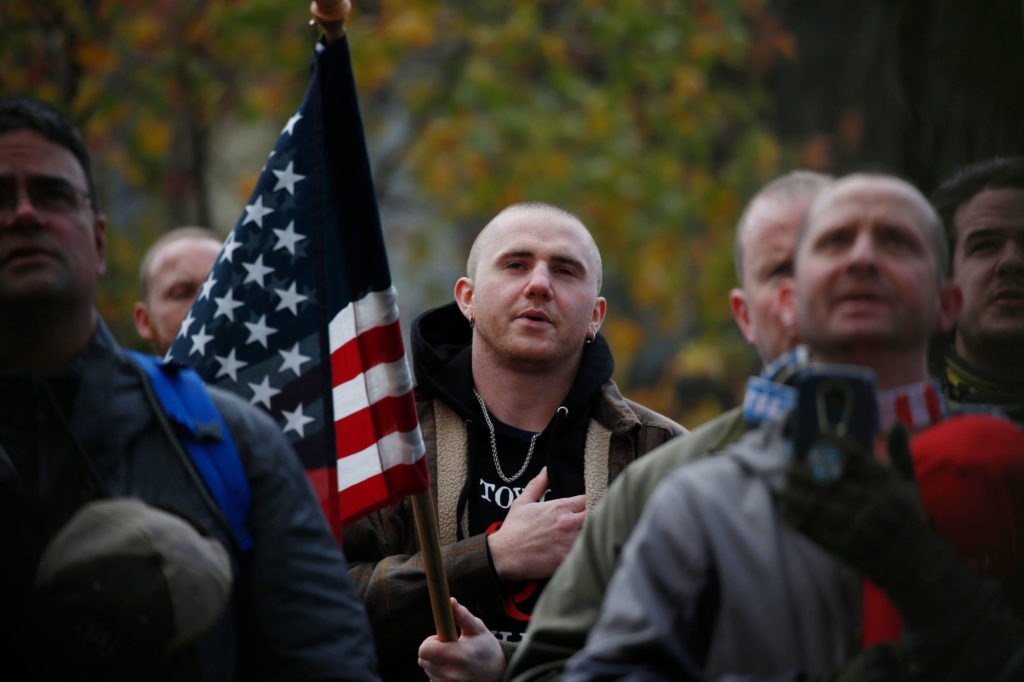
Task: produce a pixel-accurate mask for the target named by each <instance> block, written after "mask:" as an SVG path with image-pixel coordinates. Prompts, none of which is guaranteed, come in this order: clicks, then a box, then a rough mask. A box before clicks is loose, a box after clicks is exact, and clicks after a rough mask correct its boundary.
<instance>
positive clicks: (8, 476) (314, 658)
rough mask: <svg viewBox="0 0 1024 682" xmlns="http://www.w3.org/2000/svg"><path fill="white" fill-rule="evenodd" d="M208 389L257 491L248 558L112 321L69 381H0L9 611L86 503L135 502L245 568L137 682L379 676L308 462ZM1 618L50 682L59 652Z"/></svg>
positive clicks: (9, 644) (245, 408) (8, 653)
mask: <svg viewBox="0 0 1024 682" xmlns="http://www.w3.org/2000/svg"><path fill="white" fill-rule="evenodd" d="M210 393H211V395H212V397H213V400H214V403H215V404H216V406H217V409H218V410H219V411H220V413H221V415H222V416H223V418H224V421H225V423H226V424H227V426H228V430H229V431H230V432H231V435H232V437H233V440H234V443H235V446H236V447H237V449H238V452H239V455H240V457H241V459H242V463H243V467H244V469H245V472H246V475H247V478H248V481H249V487H250V493H251V506H250V510H249V518H248V529H249V532H250V534H251V535H252V537H253V540H254V541H255V547H254V548H253V549H252V550H251V551H250V552H248V553H246V554H245V555H242V554H240V553H238V551H237V550H236V549H235V547H234V544H233V540H232V536H231V535H230V533H229V532H228V531H227V530H226V529H225V528H224V525H223V523H222V520H221V519H219V518H218V517H219V516H220V512H219V509H218V508H217V507H216V506H215V505H214V504H212V503H211V502H210V501H209V499H208V497H207V496H206V494H205V491H204V489H203V488H202V484H201V483H200V481H199V479H198V478H196V476H195V475H194V474H193V473H192V471H191V470H190V466H189V464H188V463H187V456H186V455H184V452H183V451H181V450H179V449H177V448H176V447H175V446H174V444H173V442H171V441H170V439H169V438H168V435H167V432H166V431H165V430H164V429H163V428H162V427H161V426H160V423H159V421H158V415H157V413H156V412H155V409H154V402H153V401H152V400H151V399H150V398H149V397H148V396H147V392H146V389H145V385H144V384H143V382H142V380H141V377H140V375H139V373H138V371H137V368H136V367H135V366H134V364H133V363H131V362H130V361H129V360H128V359H127V358H126V357H125V356H124V355H123V354H122V353H121V352H120V351H119V350H118V349H117V346H116V344H115V342H114V340H113V337H112V336H111V335H110V332H109V331H108V330H107V329H106V327H105V326H103V325H102V323H101V324H100V328H99V329H98V331H97V333H96V334H95V335H94V337H93V340H92V342H91V344H90V345H89V347H88V348H87V349H86V350H85V351H84V352H83V353H82V354H81V355H80V356H79V357H78V358H77V359H76V361H75V363H74V366H73V368H72V371H71V372H70V373H69V375H68V376H67V377H65V378H44V377H40V376H38V375H32V374H26V373H20V372H4V371H0V412H2V415H0V446H2V448H0V451H6V456H5V457H0V509H2V511H3V512H4V513H5V514H6V515H7V516H5V518H7V519H11V515H14V516H15V518H17V519H18V521H9V522H8V523H6V524H3V525H2V526H0V542H2V543H3V546H4V547H5V561H4V566H3V567H2V568H0V577H2V578H4V580H3V584H2V590H3V592H2V594H0V598H2V600H3V603H4V606H11V607H12V608H13V609H15V613H16V612H18V611H19V610H26V611H27V612H28V613H31V611H32V604H31V601H30V600H28V598H27V597H26V595H27V594H28V593H29V590H28V588H27V587H25V583H26V581H30V580H31V575H32V573H33V571H34V567H35V560H36V559H37V558H38V552H39V551H40V549H41V544H42V543H45V542H46V540H47V539H48V538H49V536H50V535H52V533H53V532H54V531H55V530H56V529H57V528H59V527H60V525H62V524H63V523H64V522H65V521H66V520H67V519H68V518H69V517H70V516H71V514H73V513H74V511H75V510H76V509H77V508H78V507H79V506H80V505H81V504H82V503H84V502H85V501H87V500H89V499H92V498H95V497H100V496H132V497H137V498H141V499H142V500H143V501H145V502H147V503H149V504H152V505H157V506H161V507H165V508H169V509H171V510H173V511H175V512H177V513H178V514H180V515H182V516H185V517H187V518H189V519H190V520H191V521H192V522H193V523H195V524H196V525H197V526H198V527H199V528H200V529H202V530H203V531H204V532H206V533H208V534H210V535H212V536H213V537H216V538H217V539H219V540H220V541H221V543H222V544H223V545H224V546H225V547H227V548H229V551H230V552H231V554H232V558H233V560H234V561H235V562H237V565H238V566H239V571H238V575H237V577H236V581H235V587H234V590H233V594H232V597H231V602H230V603H229V604H228V607H227V609H226V612H225V615H224V616H223V617H222V618H221V620H220V622H219V623H218V624H217V625H216V626H214V628H213V630H212V631H211V632H210V633H209V634H207V635H206V636H204V637H203V638H202V639H201V640H200V641H199V642H198V643H197V644H196V645H194V646H193V647H189V648H188V649H187V650H186V651H184V652H183V653H181V654H179V655H177V656H175V657H174V658H173V659H171V660H167V661H153V662H152V665H151V668H150V669H149V670H147V671H146V672H145V673H144V674H143V675H141V676H140V677H139V679H143V678H144V679H149V680H218V681H221V680H232V679H268V680H269V679H274V680H281V679H288V680H312V679H316V680H375V679H377V675H376V661H375V654H374V651H373V643H372V639H371V636H370V632H369V626H368V623H367V620H366V615H365V612H364V610H363V606H362V604H361V602H360V601H359V599H358V598H357V597H356V595H355V592H354V590H353V588H352V585H351V582H350V581H349V579H348V577H347V570H346V564H345V560H344V557H343V556H342V554H341V552H340V550H339V548H338V546H337V543H336V542H335V541H334V539H333V537H332V536H331V534H330V531H329V529H328V527H327V524H326V521H325V519H324V517H323V513H322V512H321V511H320V507H319V505H318V503H317V501H316V499H315V496H314V495H313V492H312V490H311V488H310V486H309V483H308V481H307V479H306V477H305V474H304V471H303V469H302V466H301V463H300V462H299V461H298V459H297V457H296V456H295V454H294V452H293V451H292V449H291V447H290V446H289V445H288V443H287V441H286V440H285V438H284V436H283V435H282V433H281V431H280V429H279V428H278V427H277V426H276V425H275V424H274V423H273V422H272V421H271V420H270V418H269V417H267V416H266V415H265V414H263V413H262V412H260V411H258V410H257V409H255V408H253V407H252V406H250V405H248V404H247V403H246V402H245V401H243V400H241V399H239V398H238V397H236V396H234V395H232V394H229V393H226V392H224V391H220V390H217V389H210ZM26 463H28V464H26ZM19 464H20V465H21V470H20V471H19V470H18V465H19ZM30 470H31V471H30ZM18 587H23V588H24V590H23V593H22V594H18V593H17V589H18ZM4 620H5V623H4V628H5V631H4V633H3V634H4V635H10V636H11V638H7V637H4V638H0V653H2V654H3V656H4V660H5V666H6V665H7V663H8V662H9V661H12V660H13V661H15V663H14V666H15V669H17V666H18V663H17V661H19V660H21V661H22V664H23V665H24V666H25V667H26V668H28V670H30V671H31V674H34V675H42V676H43V677H45V675H46V673H44V672H42V671H41V669H39V668H38V667H37V666H39V665H42V664H43V663H45V662H46V661H47V660H48V659H53V658H54V657H55V656H54V653H53V650H52V646H53V644H54V643H53V642H52V641H50V642H39V641H37V639H36V638H34V637H33V634H32V632H31V629H28V628H21V625H22V624H19V623H15V622H14V621H16V618H15V617H12V615H11V611H8V610H6V609H5V619H4ZM19 628H21V631H17V630H18V629H19ZM7 630H12V631H11V632H8V631H7ZM5 670H7V671H8V672H10V670H11V669H10V668H6V667H5ZM14 677H16V678H17V675H15V676H14ZM18 679H33V677H31V676H28V677H24V678H18Z"/></svg>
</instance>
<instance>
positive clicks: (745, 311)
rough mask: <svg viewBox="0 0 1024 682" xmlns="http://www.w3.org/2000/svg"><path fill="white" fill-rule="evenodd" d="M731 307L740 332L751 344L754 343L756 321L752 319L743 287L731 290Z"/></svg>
mask: <svg viewBox="0 0 1024 682" xmlns="http://www.w3.org/2000/svg"><path fill="white" fill-rule="evenodd" d="M729 308H731V309H732V317H733V319H734V320H736V325H737V326H738V327H739V328H740V333H741V334H743V338H744V339H746V340H747V343H749V344H750V345H751V346H753V345H754V323H753V322H751V320H750V309H749V308H748V307H747V295H746V293H744V291H743V289H739V288H737V289H733V290H732V291H730V292H729Z"/></svg>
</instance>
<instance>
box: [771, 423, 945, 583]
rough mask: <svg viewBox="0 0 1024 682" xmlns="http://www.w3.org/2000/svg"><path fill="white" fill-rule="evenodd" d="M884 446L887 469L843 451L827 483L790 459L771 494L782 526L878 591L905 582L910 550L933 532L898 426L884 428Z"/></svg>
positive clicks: (904, 436)
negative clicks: (839, 469) (840, 465)
mask: <svg viewBox="0 0 1024 682" xmlns="http://www.w3.org/2000/svg"><path fill="white" fill-rule="evenodd" d="M888 451H889V462H890V465H889V466H887V465H886V464H884V463H882V462H880V461H878V460H877V459H875V458H874V457H873V456H872V454H871V453H870V452H867V451H864V452H851V453H847V457H846V459H845V461H844V471H843V475H842V476H841V477H840V478H839V479H838V480H836V481H832V482H829V483H822V482H819V481H816V480H815V479H814V478H813V476H812V474H811V471H810V469H809V468H808V466H807V465H805V464H803V463H794V464H792V465H790V467H789V469H788V470H787V471H786V483H785V486H784V487H783V489H782V491H781V492H780V493H779V495H778V504H779V513H780V515H781V516H782V518H783V519H784V520H785V521H786V522H787V523H789V524H790V525H791V526H793V527H794V528H796V529H797V530H799V531H800V532H801V533H803V534H804V535H806V536H807V537H808V538H810V539H811V540H813V541H814V542H816V543H817V544H819V545H821V546H822V547H823V548H824V549H826V550H828V551H829V552H830V553H832V554H835V555H836V556H838V557H839V558H840V559H842V560H843V561H845V562H846V563H847V564H849V565H851V566H852V567H854V568H855V569H857V570H858V571H860V572H861V573H864V574H865V575H867V576H868V577H870V578H871V579H872V580H873V581H874V582H875V583H877V584H878V585H879V586H880V587H883V588H886V587H887V586H890V585H893V584H897V583H900V582H902V581H903V580H905V578H906V577H907V575H908V574H909V573H910V572H912V570H913V569H915V568H916V566H914V563H913V562H912V561H910V556H911V555H912V554H913V553H914V549H915V548H916V547H917V546H918V545H919V544H921V541H922V539H923V538H925V537H931V536H932V535H933V534H932V531H931V528H930V527H929V525H928V521H927V517H926V516H925V513H924V510H923V509H922V507H921V504H920V502H919V500H918V496H917V490H916V488H915V486H914V482H913V475H914V474H913V462H912V461H911V458H910V444H909V437H908V435H907V432H906V429H905V428H903V427H902V426H898V427H896V428H894V429H893V430H892V431H891V432H890V433H889V438H888Z"/></svg>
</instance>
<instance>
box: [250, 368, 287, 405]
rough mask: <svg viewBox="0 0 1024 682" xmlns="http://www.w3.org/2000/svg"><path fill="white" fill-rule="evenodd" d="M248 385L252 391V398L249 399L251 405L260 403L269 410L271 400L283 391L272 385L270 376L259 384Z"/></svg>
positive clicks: (265, 377)
mask: <svg viewBox="0 0 1024 682" xmlns="http://www.w3.org/2000/svg"><path fill="white" fill-rule="evenodd" d="M248 383H249V388H250V389H252V398H250V399H249V404H251V405H255V404H257V403H259V404H261V405H263V406H264V407H265V408H267V409H268V410H269V409H270V399H271V398H273V397H274V396H275V395H277V394H278V393H280V392H281V390H280V389H277V388H274V387H273V386H271V385H270V377H269V376H264V377H263V381H261V382H260V383H258V384H254V383H251V382H248Z"/></svg>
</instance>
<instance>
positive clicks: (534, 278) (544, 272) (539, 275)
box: [526, 263, 551, 299]
mask: <svg viewBox="0 0 1024 682" xmlns="http://www.w3.org/2000/svg"><path fill="white" fill-rule="evenodd" d="M526 295H527V297H530V298H532V297H534V296H539V297H541V298H544V299H549V298H551V273H550V272H549V271H548V268H547V266H546V265H544V264H543V263H541V264H538V265H537V266H536V267H534V268H533V270H532V271H530V279H529V281H528V282H527V283H526Z"/></svg>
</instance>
